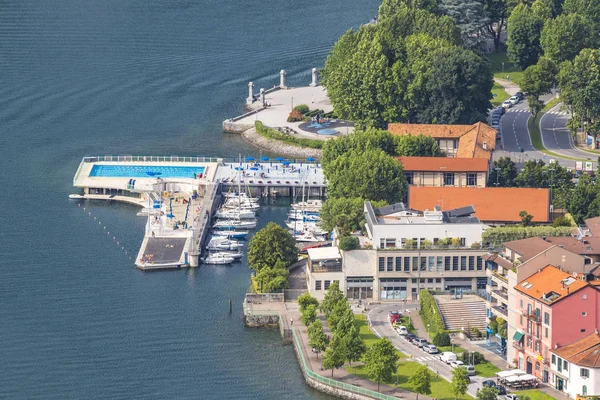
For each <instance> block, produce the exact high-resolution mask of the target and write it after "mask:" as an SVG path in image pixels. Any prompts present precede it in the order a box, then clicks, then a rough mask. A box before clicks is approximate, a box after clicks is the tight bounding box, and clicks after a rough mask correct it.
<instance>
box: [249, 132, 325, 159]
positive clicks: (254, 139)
mask: <svg viewBox="0 0 600 400" xmlns="http://www.w3.org/2000/svg"><path fill="white" fill-rule="evenodd" d="M242 138H243V139H244V140H245V141H246V142H248V143H250V144H252V145H253V146H254V147H257V148H259V149H262V150H267V151H270V152H273V153H277V154H280V155H284V156H288V157H294V158H309V157H313V158H316V159H318V160H320V159H321V158H322V157H323V150H320V149H310V148H307V147H299V146H294V145H291V144H288V143H283V142H280V141H278V140H274V139H267V138H266V137H264V136H261V135H260V134H258V132H256V129H255V128H254V127H252V128H250V129H247V130H245V131H244V132H242Z"/></svg>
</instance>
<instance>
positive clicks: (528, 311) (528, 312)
mask: <svg viewBox="0 0 600 400" xmlns="http://www.w3.org/2000/svg"><path fill="white" fill-rule="evenodd" d="M380 264H381V262H380ZM527 314H529V315H531V314H532V313H531V304H527Z"/></svg>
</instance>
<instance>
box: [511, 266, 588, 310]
mask: <svg viewBox="0 0 600 400" xmlns="http://www.w3.org/2000/svg"><path fill="white" fill-rule="evenodd" d="M586 286H589V284H588V283H587V282H586V281H582V280H581V279H578V278H575V277H573V275H571V274H568V273H566V272H564V271H561V270H560V269H558V268H557V267H555V266H553V265H548V266H546V267H544V268H542V270H541V271H539V272H537V273H535V274H533V275H531V276H530V277H529V278H527V279H525V280H523V281H522V282H519V284H518V285H517V286H515V289H516V290H518V291H519V292H521V293H523V294H526V295H527V296H529V297H532V298H534V299H536V300H540V301H543V302H545V303H546V304H554V303H556V302H557V301H559V300H563V299H565V298H566V297H567V296H570V295H572V294H573V293H575V292H577V291H578V290H581V289H583V288H584V287H586ZM553 293H556V294H557V295H558V296H557V297H554V296H553ZM544 296H545V297H544Z"/></svg>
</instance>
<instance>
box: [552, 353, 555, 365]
mask: <svg viewBox="0 0 600 400" xmlns="http://www.w3.org/2000/svg"><path fill="white" fill-rule="evenodd" d="M552 364H556V356H555V355H554V354H552Z"/></svg>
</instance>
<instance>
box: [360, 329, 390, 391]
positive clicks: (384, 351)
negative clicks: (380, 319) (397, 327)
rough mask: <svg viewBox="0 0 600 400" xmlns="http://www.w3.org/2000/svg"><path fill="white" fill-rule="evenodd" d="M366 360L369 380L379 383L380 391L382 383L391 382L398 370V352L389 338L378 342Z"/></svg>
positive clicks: (370, 349)
mask: <svg viewBox="0 0 600 400" xmlns="http://www.w3.org/2000/svg"><path fill="white" fill-rule="evenodd" d="M364 360H365V370H366V371H367V373H368V374H369V378H371V379H372V380H374V381H375V382H377V390H378V391H379V385H380V384H381V382H383V383H389V382H391V381H392V376H393V374H394V372H396V370H397V369H398V352H397V351H396V348H395V347H394V345H393V344H392V342H391V341H390V340H389V339H387V338H383V339H381V340H378V341H376V342H375V343H374V344H373V345H372V346H371V347H369V349H368V350H367V352H366V353H365V357H364Z"/></svg>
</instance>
